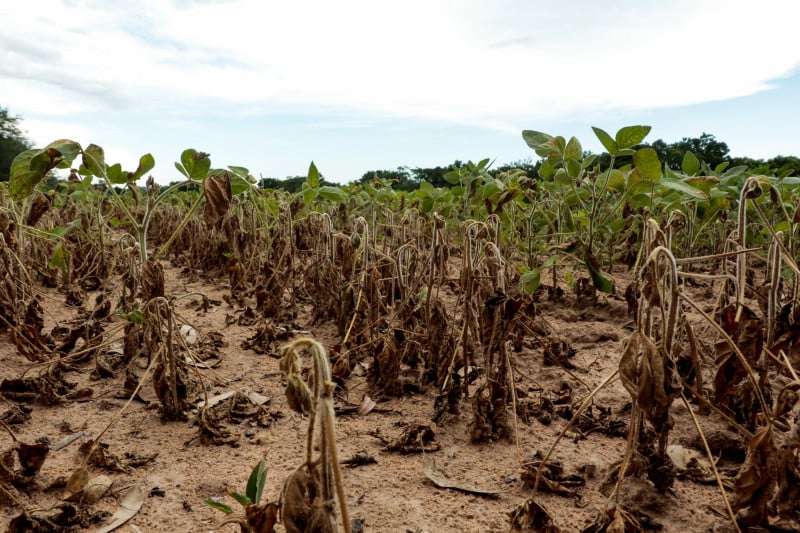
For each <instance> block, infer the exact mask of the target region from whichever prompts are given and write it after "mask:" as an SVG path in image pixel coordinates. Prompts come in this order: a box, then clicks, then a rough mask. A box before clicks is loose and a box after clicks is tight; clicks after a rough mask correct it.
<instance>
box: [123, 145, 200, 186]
mask: <svg viewBox="0 0 800 533" xmlns="http://www.w3.org/2000/svg"><path fill="white" fill-rule="evenodd" d="M148 155H149V154H148ZM144 158H145V156H142V159H144ZM151 159H152V156H151ZM181 164H182V165H183V168H184V169H185V170H186V172H184V173H183V174H184V175H185V176H186V177H187V178H189V179H192V180H196V181H201V180H203V179H205V177H206V176H208V171H209V170H211V159H209V158H208V154H207V153H205V152H198V151H197V150H195V149H194V148H188V149H186V150H184V151H183V152H182V153H181ZM175 167H176V168H177V169H178V170H180V166H178V164H177V163H176V164H175ZM151 168H152V167H151ZM140 169H141V160H140V163H139V169H137V171H136V172H135V173H133V174H134V175H138V176H136V177H134V176H132V175H130V174H129V176H128V181H135V180H137V179H139V177H141V176H142V175H144V173H145V172H147V170H145V171H144V172H141V173H140V172H139V171H140Z"/></svg>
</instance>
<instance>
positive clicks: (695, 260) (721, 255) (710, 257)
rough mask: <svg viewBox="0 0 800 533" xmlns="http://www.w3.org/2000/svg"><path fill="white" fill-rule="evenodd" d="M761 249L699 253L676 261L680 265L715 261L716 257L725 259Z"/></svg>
mask: <svg viewBox="0 0 800 533" xmlns="http://www.w3.org/2000/svg"><path fill="white" fill-rule="evenodd" d="M760 251H761V248H743V249H741V250H735V251H733V252H722V253H718V254H712V255H698V256H695V257H681V258H677V259H675V262H676V263H677V264H679V265H681V264H685V263H699V262H701V261H713V260H716V259H725V258H727V257H734V256H738V255H740V254H749V253H750V252H760Z"/></svg>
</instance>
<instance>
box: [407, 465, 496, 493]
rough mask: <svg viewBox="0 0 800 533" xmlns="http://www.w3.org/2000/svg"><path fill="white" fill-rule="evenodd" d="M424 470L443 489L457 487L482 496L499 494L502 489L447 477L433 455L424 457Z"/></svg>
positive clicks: (456, 488) (462, 490)
mask: <svg viewBox="0 0 800 533" xmlns="http://www.w3.org/2000/svg"><path fill="white" fill-rule="evenodd" d="M422 470H423V472H425V476H426V477H427V478H428V479H430V480H431V481H433V484H434V485H436V486H437V487H439V488H442V489H455V490H460V491H461V492H469V493H471V494H479V495H481V496H491V497H494V496H497V495H498V494H500V493H501V492H503V491H501V490H497V489H487V488H484V487H479V486H477V485H474V484H472V483H469V482H467V481H455V480H452V479H450V478H449V477H447V475H446V474H444V472H442V471H441V470H439V469H438V468H436V461H435V460H434V459H433V457H431V456H429V455H426V456H425V457H423V458H422Z"/></svg>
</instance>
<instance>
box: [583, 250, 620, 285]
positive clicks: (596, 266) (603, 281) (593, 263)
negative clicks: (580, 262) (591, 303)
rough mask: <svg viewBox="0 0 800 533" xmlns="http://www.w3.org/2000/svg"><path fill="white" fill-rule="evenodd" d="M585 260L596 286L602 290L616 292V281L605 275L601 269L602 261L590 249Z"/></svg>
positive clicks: (585, 255)
mask: <svg viewBox="0 0 800 533" xmlns="http://www.w3.org/2000/svg"><path fill="white" fill-rule="evenodd" d="M584 262H585V263H586V268H587V269H588V270H589V275H590V276H591V277H592V283H594V287H595V288H596V289H597V290H598V291H601V292H605V293H607V294H612V293H613V292H614V283H613V282H612V281H611V280H609V279H608V278H607V277H605V276H604V275H603V273H602V272H601V270H600V263H599V262H598V261H597V259H595V257H594V256H593V255H592V254H591V253H589V252H588V251H587V252H586V253H585V254H584Z"/></svg>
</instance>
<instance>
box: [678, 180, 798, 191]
mask: <svg viewBox="0 0 800 533" xmlns="http://www.w3.org/2000/svg"><path fill="white" fill-rule="evenodd" d="M683 181H684V183H688V184H689V185H691V186H692V187H694V188H695V189H699V190H701V191H703V192H704V193H706V194H709V193H710V192H711V188H712V187H714V185H716V184H717V183H719V178H715V177H714V176H689V177H688V178H684V180H683ZM798 183H800V181H798Z"/></svg>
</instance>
